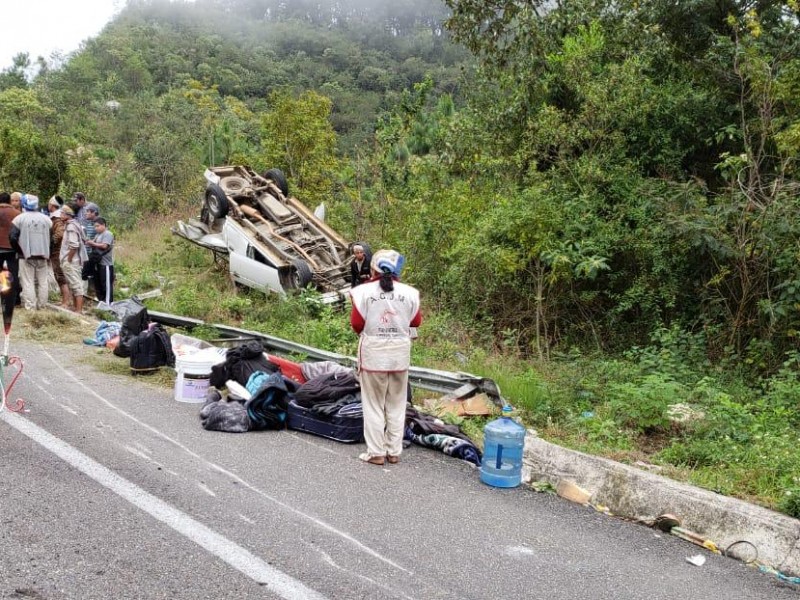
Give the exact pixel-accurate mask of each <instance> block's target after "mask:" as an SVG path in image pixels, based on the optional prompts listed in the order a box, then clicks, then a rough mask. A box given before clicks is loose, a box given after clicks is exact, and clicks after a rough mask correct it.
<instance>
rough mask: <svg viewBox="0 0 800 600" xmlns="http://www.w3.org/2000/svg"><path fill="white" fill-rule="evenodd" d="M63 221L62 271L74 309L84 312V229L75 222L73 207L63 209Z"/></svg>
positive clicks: (60, 254) (60, 256) (85, 256)
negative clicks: (82, 274) (82, 273)
mask: <svg viewBox="0 0 800 600" xmlns="http://www.w3.org/2000/svg"><path fill="white" fill-rule="evenodd" d="M61 219H62V220H63V221H64V238H63V239H62V240H61V252H60V253H59V258H60V260H61V270H62V271H64V277H66V278H67V285H68V286H69V291H70V293H71V294H72V302H73V304H72V309H73V310H74V311H75V312H77V313H80V312H83V294H84V289H83V280H82V279H81V270H82V268H83V263H85V262H86V260H87V258H88V257H87V255H86V245H85V243H84V238H83V227H81V225H80V223H78V222H77V221H76V220H75V211H74V210H72V207H71V206H66V205H65V206H63V207H61Z"/></svg>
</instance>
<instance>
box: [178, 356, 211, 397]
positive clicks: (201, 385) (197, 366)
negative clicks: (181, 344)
mask: <svg viewBox="0 0 800 600" xmlns="http://www.w3.org/2000/svg"><path fill="white" fill-rule="evenodd" d="M218 362H220V360H219V358H215V357H209V356H208V355H207V354H206V355H205V356H200V355H198V354H189V355H188V356H176V357H175V371H177V373H178V375H177V377H175V400H177V401H178V402H193V403H200V402H205V400H206V393H207V392H208V387H209V381H210V379H211V367H213V366H214V365H215V364H217V363H218Z"/></svg>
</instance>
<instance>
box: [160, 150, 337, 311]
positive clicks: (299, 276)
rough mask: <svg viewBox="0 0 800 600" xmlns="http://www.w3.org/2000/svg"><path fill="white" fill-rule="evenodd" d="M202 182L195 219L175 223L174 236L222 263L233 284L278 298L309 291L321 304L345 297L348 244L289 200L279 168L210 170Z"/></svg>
mask: <svg viewBox="0 0 800 600" xmlns="http://www.w3.org/2000/svg"><path fill="white" fill-rule="evenodd" d="M205 178H206V181H207V184H206V191H205V199H204V202H203V206H202V209H201V211H200V216H199V218H196V219H190V220H189V221H188V222H184V221H178V223H177V224H176V226H175V227H173V228H172V232H173V233H174V234H176V235H178V236H180V237H183V238H185V239H187V240H189V241H191V242H193V243H195V244H198V245H200V246H202V247H204V248H208V249H209V250H211V251H212V252H213V253H214V257H215V259H217V260H224V259H227V262H228V265H229V269H230V275H231V278H232V279H233V281H235V282H236V283H238V284H241V285H244V286H247V287H251V288H255V289H258V290H262V291H264V292H269V291H273V292H277V293H279V294H285V293H286V292H288V291H291V290H298V289H301V288H306V287H309V286H310V287H312V288H314V289H316V290H318V291H319V292H320V293H321V294H322V298H323V301H324V302H326V303H334V302H339V301H341V300H342V299H343V298H345V297H346V295H347V292H348V290H349V289H350V261H351V256H350V248H351V247H352V244H348V243H347V242H346V241H345V240H344V239H343V238H342V237H340V236H339V234H337V233H336V232H335V231H334V230H333V229H331V228H330V227H328V225H327V224H326V223H325V222H324V221H323V220H322V219H321V218H318V217H317V216H316V215H315V214H314V213H313V212H312V211H311V210H309V209H308V208H307V207H306V206H305V205H303V204H302V203H301V202H300V201H299V200H297V199H296V198H294V197H292V196H290V195H289V188H288V185H287V182H286V178H285V177H284V175H283V173H282V172H281V171H280V170H279V169H270V170H268V171H266V172H264V173H263V174H261V175H259V174H258V173H256V172H255V171H254V170H253V169H251V168H250V167H246V166H224V167H211V168H209V169H207V170H206V172H205Z"/></svg>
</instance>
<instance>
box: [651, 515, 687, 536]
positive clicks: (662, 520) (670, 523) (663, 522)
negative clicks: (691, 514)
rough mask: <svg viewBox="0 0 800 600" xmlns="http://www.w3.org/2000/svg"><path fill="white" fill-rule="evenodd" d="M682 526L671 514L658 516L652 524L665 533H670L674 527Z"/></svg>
mask: <svg viewBox="0 0 800 600" xmlns="http://www.w3.org/2000/svg"><path fill="white" fill-rule="evenodd" d="M680 526H681V522H680V520H679V519H678V517H676V516H675V515H673V514H670V513H665V514H663V515H659V516H657V517H656V518H655V519H654V520H653V523H652V527H655V528H656V529H660V530H661V531H663V532H664V533H669V532H670V531H671V530H672V528H673V527H680Z"/></svg>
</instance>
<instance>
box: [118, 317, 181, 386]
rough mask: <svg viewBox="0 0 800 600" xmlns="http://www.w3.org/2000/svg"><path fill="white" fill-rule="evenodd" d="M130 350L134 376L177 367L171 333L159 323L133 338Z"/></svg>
mask: <svg viewBox="0 0 800 600" xmlns="http://www.w3.org/2000/svg"><path fill="white" fill-rule="evenodd" d="M129 348H130V353H131V374H133V375H149V374H151V373H155V372H156V371H158V369H159V367H174V366H175V353H174V352H173V351H172V343H171V342H170V339H169V333H167V330H166V329H164V327H163V326H162V325H160V324H159V323H155V324H153V325H151V326H150V327H149V328H148V329H145V330H144V331H142V332H141V333H139V334H138V335H136V336H134V337H133V338H131V340H130V344H129Z"/></svg>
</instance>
